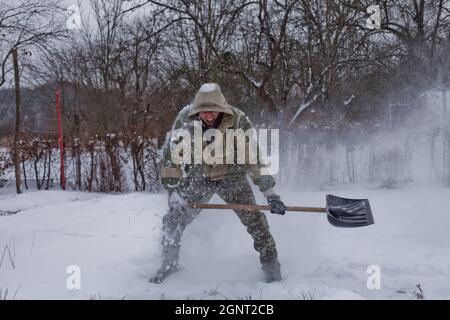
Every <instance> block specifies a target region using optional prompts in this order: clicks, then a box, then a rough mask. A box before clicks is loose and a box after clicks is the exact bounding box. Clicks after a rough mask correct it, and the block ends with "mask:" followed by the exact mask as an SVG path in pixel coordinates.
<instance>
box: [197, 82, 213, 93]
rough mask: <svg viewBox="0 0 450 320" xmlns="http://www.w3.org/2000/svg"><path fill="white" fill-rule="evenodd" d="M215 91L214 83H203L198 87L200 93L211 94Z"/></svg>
mask: <svg viewBox="0 0 450 320" xmlns="http://www.w3.org/2000/svg"><path fill="white" fill-rule="evenodd" d="M214 90H216V84H215V83H205V84H203V85H202V86H201V87H200V92H212V91H214Z"/></svg>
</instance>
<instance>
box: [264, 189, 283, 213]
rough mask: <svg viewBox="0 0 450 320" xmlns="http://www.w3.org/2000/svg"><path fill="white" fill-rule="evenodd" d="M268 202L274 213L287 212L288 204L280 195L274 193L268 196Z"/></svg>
mask: <svg viewBox="0 0 450 320" xmlns="http://www.w3.org/2000/svg"><path fill="white" fill-rule="evenodd" d="M267 202H268V203H269V206H270V212H271V213H273V214H281V215H284V214H285V213H286V209H287V208H286V206H285V205H284V203H283V202H282V201H281V199H280V196H278V195H276V194H274V195H271V196H269V197H267Z"/></svg>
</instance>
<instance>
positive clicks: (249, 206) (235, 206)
mask: <svg viewBox="0 0 450 320" xmlns="http://www.w3.org/2000/svg"><path fill="white" fill-rule="evenodd" d="M191 207H192V208H194V209H229V210H249V211H259V210H270V206H267V205H266V206H264V205H259V204H214V203H192V204H191ZM286 210H287V211H301V212H327V209H325V208H317V207H292V206H288V207H287V209H286Z"/></svg>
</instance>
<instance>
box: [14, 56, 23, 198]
mask: <svg viewBox="0 0 450 320" xmlns="http://www.w3.org/2000/svg"><path fill="white" fill-rule="evenodd" d="M12 57H13V65H14V85H15V92H16V128H15V131H14V146H13V158H14V159H13V160H14V169H15V176H16V191H17V193H22V190H21V184H22V180H21V175H20V160H21V159H20V158H21V156H20V155H21V152H20V145H19V144H20V140H21V138H22V102H21V99H20V74H19V59H18V54H17V48H13V51H12Z"/></svg>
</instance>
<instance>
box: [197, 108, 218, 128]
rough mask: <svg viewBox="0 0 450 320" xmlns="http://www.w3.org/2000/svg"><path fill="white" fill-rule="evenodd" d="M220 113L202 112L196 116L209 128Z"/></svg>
mask: <svg viewBox="0 0 450 320" xmlns="http://www.w3.org/2000/svg"><path fill="white" fill-rule="evenodd" d="M219 114H220V112H214V111H204V112H199V113H198V115H199V117H200V119H202V120H203V121H204V122H205V123H206V124H207V125H208V126H211V125H213V124H214V122H216V119H217V117H218V116H219Z"/></svg>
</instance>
